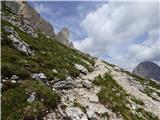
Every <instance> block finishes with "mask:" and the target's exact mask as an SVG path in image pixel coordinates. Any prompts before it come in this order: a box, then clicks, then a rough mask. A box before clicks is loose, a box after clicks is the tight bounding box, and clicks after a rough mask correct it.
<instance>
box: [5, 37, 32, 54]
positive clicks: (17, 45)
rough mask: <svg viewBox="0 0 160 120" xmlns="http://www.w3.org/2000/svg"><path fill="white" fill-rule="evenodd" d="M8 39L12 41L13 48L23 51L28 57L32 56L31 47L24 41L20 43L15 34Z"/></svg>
mask: <svg viewBox="0 0 160 120" xmlns="http://www.w3.org/2000/svg"><path fill="white" fill-rule="evenodd" d="M8 38H9V39H10V40H11V41H12V44H13V46H14V47H15V48H16V49H17V50H19V51H22V52H24V53H25V54H27V55H31V54H32V51H31V50H30V48H29V45H28V44H27V43H25V42H24V41H20V40H19V39H18V38H17V37H15V36H14V35H13V34H11V35H9V36H8Z"/></svg>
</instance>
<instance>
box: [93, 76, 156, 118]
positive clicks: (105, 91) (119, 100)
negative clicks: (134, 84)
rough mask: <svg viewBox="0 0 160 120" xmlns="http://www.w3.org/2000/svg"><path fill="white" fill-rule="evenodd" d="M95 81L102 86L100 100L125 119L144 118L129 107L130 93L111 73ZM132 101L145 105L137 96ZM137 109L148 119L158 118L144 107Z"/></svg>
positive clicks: (99, 94)
mask: <svg viewBox="0 0 160 120" xmlns="http://www.w3.org/2000/svg"><path fill="white" fill-rule="evenodd" d="M93 83H94V84H95V85H98V86H101V87H102V88H101V91H100V92H99V93H98V97H99V99H100V102H101V103H102V104H104V105H107V106H108V108H109V109H111V110H112V111H113V112H114V113H116V114H117V115H121V116H122V117H123V119H124V120H144V119H143V118H142V117H140V116H138V115H137V114H133V112H132V111H131V110H130V108H128V107H127V104H130V102H129V100H128V97H129V95H128V94H126V92H125V91H124V90H123V88H122V87H120V86H119V85H118V84H117V83H116V81H115V80H113V78H112V76H110V75H109V74H106V75H105V76H104V78H102V77H100V76H99V77H97V79H96V80H94V81H93ZM132 101H134V102H135V103H137V104H140V105H143V102H142V101H140V100H137V99H135V98H132ZM136 111H137V112H139V113H141V114H142V115H143V116H145V118H146V119H147V120H158V118H157V117H155V116H154V115H152V114H151V113H149V112H146V111H145V110H144V109H143V108H140V109H137V110H136Z"/></svg>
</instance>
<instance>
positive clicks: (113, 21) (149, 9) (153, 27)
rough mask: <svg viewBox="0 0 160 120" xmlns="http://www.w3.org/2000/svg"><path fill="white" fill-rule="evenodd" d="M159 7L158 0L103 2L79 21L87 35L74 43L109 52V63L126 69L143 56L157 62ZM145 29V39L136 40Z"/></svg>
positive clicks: (99, 52) (94, 51)
mask: <svg viewBox="0 0 160 120" xmlns="http://www.w3.org/2000/svg"><path fill="white" fill-rule="evenodd" d="M158 7H159V3H147V2H141V3H138V2H133V3H129V2H123V3H120V2H113V3H108V4H104V5H103V6H102V7H100V8H98V9H97V10H96V11H95V12H91V13H89V14H88V15H87V16H86V17H85V19H84V20H83V21H82V23H81V25H82V27H83V28H84V29H85V30H86V32H87V35H88V36H87V37H86V38H85V39H84V40H81V41H77V42H75V43H74V44H75V47H76V48H78V49H80V50H82V51H85V52H88V53H91V54H92V55H95V56H97V57H101V56H104V55H106V54H108V55H109V56H110V57H111V59H110V61H111V62H112V63H114V64H117V65H120V66H121V67H124V68H128V69H132V68H133V67H135V65H136V64H138V62H141V61H143V60H153V61H155V62H157V63H160V62H159V61H160V60H159V58H158V55H159V47H160V43H159V42H160V41H159V33H158V29H159V14H160V13H159V12H160V11H159V8H158ZM144 33H148V34H149V36H148V39H146V40H144V41H143V42H142V43H139V44H138V43H137V44H135V43H134V40H135V39H136V38H137V37H138V36H140V35H142V34H144ZM130 58H132V59H130Z"/></svg>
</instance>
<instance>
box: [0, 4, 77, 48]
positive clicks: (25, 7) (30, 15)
mask: <svg viewBox="0 0 160 120" xmlns="http://www.w3.org/2000/svg"><path fill="white" fill-rule="evenodd" d="M3 5H5V6H7V7H9V8H10V9H11V10H12V12H13V13H15V14H17V15H19V16H20V17H21V18H22V19H23V20H26V21H28V22H29V24H30V25H31V26H32V27H33V28H36V29H38V30H40V31H42V32H43V33H44V34H45V35H48V36H50V37H55V36H56V38H57V40H58V41H59V42H61V43H63V44H65V45H66V46H68V47H71V48H74V46H73V43H72V42H70V41H69V29H68V28H63V29H62V31H60V32H59V33H58V34H57V35H56V34H55V32H54V29H53V27H52V26H51V24H50V23H48V22H47V21H45V20H44V19H43V18H42V17H41V16H40V14H39V13H37V11H36V10H35V9H34V8H32V7H31V6H30V5H29V4H28V3H27V2H25V1H7V2H5V1H3Z"/></svg>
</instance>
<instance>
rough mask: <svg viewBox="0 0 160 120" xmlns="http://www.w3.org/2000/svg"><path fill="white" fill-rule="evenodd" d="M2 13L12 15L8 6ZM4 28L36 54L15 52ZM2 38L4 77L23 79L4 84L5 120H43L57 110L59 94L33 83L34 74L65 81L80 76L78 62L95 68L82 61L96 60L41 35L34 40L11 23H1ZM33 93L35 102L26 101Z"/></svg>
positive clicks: (90, 69)
mask: <svg viewBox="0 0 160 120" xmlns="http://www.w3.org/2000/svg"><path fill="white" fill-rule="evenodd" d="M2 11H3V13H5V15H13V13H11V11H10V10H9V9H8V8H6V7H4V8H2ZM16 17H17V16H16ZM4 26H9V27H13V28H14V31H16V32H17V33H18V35H19V37H20V38H21V40H23V41H25V42H26V43H28V44H29V46H30V48H31V49H32V50H34V53H35V55H34V56H27V55H25V54H24V53H22V52H20V51H18V50H16V49H15V48H14V47H13V45H12V43H11V41H10V40H8V38H7V36H8V34H7V33H6V32H5V31H4V28H3V27H4ZM1 36H2V39H3V40H2V42H1V69H2V78H5V77H8V78H10V77H11V76H12V75H13V74H16V75H18V76H19V77H20V79H22V80H21V81H18V82H17V83H10V82H9V81H7V82H3V88H2V120H20V119H29V120H32V119H34V118H36V117H39V118H41V117H43V115H44V114H45V111H46V110H54V108H55V107H56V105H57V102H58V100H59V96H58V95H57V93H56V92H54V91H52V90H51V89H50V88H49V87H47V86H45V85H43V84H42V83H41V82H37V81H32V80H31V79H32V78H31V73H40V72H43V73H44V74H45V75H46V76H47V78H48V80H53V79H55V78H59V79H65V77H66V76H67V75H70V76H72V77H76V76H78V75H79V71H78V70H77V69H75V67H74V64H75V63H77V64H81V65H83V66H85V67H86V68H87V69H88V70H89V71H92V68H90V66H89V65H88V64H86V63H85V62H84V61H83V60H81V59H84V60H86V61H88V62H89V63H91V65H93V64H94V61H93V59H90V58H88V56H86V55H85V54H82V53H80V52H79V51H76V50H74V49H71V48H68V47H66V46H65V45H63V44H61V43H59V42H57V41H56V40H55V39H49V38H47V37H46V36H45V35H43V34H41V32H38V36H39V37H38V38H37V39H34V38H32V37H31V36H29V35H28V34H26V33H25V32H23V31H21V30H20V29H19V28H17V27H16V26H14V25H12V24H11V23H9V22H7V21H5V20H2V21H1ZM52 69H56V70H57V71H58V73H54V72H52ZM32 92H36V93H37V94H36V100H35V101H34V102H32V103H28V102H27V98H28V97H29V96H30V94H31V93H32ZM42 99H43V100H42Z"/></svg>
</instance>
